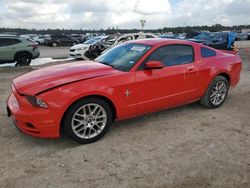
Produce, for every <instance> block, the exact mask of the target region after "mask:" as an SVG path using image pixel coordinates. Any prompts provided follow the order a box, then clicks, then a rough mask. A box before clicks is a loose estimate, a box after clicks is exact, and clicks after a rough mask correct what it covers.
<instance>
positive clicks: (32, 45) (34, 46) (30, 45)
mask: <svg viewBox="0 0 250 188" xmlns="http://www.w3.org/2000/svg"><path fill="white" fill-rule="evenodd" d="M28 47H32V48H33V49H35V48H37V47H38V44H29V45H28Z"/></svg>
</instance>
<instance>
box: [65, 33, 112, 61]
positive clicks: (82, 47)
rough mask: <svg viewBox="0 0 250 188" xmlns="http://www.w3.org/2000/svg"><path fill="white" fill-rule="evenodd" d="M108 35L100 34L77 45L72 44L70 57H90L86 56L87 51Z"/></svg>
mask: <svg viewBox="0 0 250 188" xmlns="http://www.w3.org/2000/svg"><path fill="white" fill-rule="evenodd" d="M107 37H108V36H98V37H94V38H91V39H90V40H87V41H85V42H84V43H82V44H77V45H75V46H72V47H71V48H70V53H69V55H70V57H74V58H77V59H88V57H86V56H85V52H87V51H88V50H89V48H90V47H91V46H93V45H95V44H96V43H98V42H101V41H102V40H104V39H106V38H107Z"/></svg>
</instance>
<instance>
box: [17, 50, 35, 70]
mask: <svg viewBox="0 0 250 188" xmlns="http://www.w3.org/2000/svg"><path fill="white" fill-rule="evenodd" d="M31 59H32V57H31V55H30V54H28V53H19V54H17V55H16V58H15V60H16V65H15V66H16V67H18V66H28V65H30V63H31Z"/></svg>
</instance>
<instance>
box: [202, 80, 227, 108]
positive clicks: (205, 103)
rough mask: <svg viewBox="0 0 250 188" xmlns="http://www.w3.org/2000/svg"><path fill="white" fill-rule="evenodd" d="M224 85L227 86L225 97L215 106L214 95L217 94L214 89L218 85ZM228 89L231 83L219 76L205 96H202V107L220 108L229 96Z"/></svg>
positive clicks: (210, 85)
mask: <svg viewBox="0 0 250 188" xmlns="http://www.w3.org/2000/svg"><path fill="white" fill-rule="evenodd" d="M222 82H223V83H224V84H225V91H224V92H223V93H224V94H225V97H223V100H222V99H221V100H222V101H221V102H220V103H219V104H214V103H213V102H212V99H211V97H212V95H213V94H214V93H216V92H214V89H215V87H216V84H218V83H222ZM228 89H229V83H228V80H227V79H226V78H225V77H224V76H217V77H216V78H215V79H214V80H213V81H212V82H211V83H210V84H209V86H208V88H207V90H206V92H205V94H204V95H203V96H202V98H201V99H200V103H201V105H203V106H205V107H207V108H218V107H220V106H221V105H222V104H223V103H224V102H225V100H226V98H227V94H228Z"/></svg>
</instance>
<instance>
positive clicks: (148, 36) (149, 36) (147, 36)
mask: <svg viewBox="0 0 250 188" xmlns="http://www.w3.org/2000/svg"><path fill="white" fill-rule="evenodd" d="M146 38H147V39H150V38H154V37H153V36H152V35H146Z"/></svg>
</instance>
